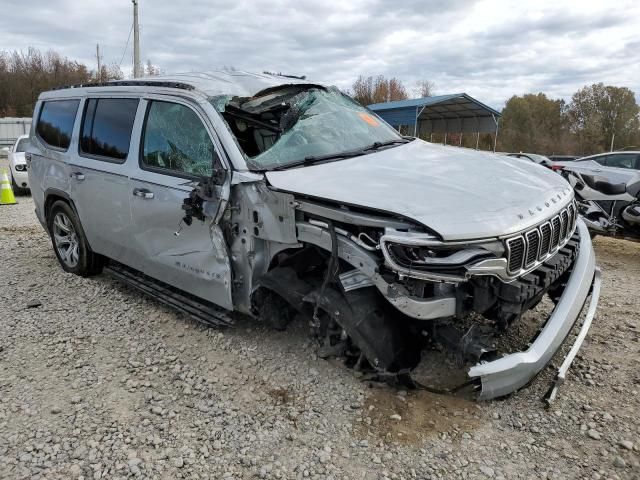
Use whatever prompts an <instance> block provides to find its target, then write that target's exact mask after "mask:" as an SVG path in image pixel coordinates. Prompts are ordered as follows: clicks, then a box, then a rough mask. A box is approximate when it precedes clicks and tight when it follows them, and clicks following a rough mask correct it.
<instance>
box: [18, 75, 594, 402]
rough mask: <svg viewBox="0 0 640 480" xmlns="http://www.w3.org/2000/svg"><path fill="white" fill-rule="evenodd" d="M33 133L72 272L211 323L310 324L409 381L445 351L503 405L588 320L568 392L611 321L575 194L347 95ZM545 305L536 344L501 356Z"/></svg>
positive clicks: (264, 79) (76, 106) (68, 104)
mask: <svg viewBox="0 0 640 480" xmlns="http://www.w3.org/2000/svg"><path fill="white" fill-rule="evenodd" d="M33 119H34V120H33V125H32V129H31V137H30V140H31V146H30V148H29V151H28V154H27V161H28V162H29V165H30V166H29V178H30V182H31V188H32V193H33V197H34V200H35V204H36V213H37V215H38V218H39V219H40V221H41V223H42V225H43V227H44V228H45V229H46V230H47V232H49V234H50V236H51V239H52V243H53V247H54V250H55V252H56V255H57V257H58V260H59V261H60V264H61V265H62V268H64V269H65V270H66V271H68V272H73V273H76V274H79V275H84V276H89V275H94V274H98V273H100V272H101V271H102V270H103V268H106V269H108V270H109V271H110V272H111V273H112V274H113V275H116V276H117V277H118V278H121V279H122V280H124V281H127V282H129V283H131V284H132V285H134V286H136V287H138V288H139V289H141V290H142V291H144V292H146V293H148V294H151V295H153V296H154V297H156V298H158V299H159V300H161V301H163V302H166V303H168V304H170V305H172V306H174V307H175V308H178V309H180V310H182V311H184V312H186V313H188V314H190V315H192V316H193V317H195V318H198V319H200V320H202V321H206V322H209V323H215V324H228V323H230V322H231V319H232V318H233V315H231V312H236V313H235V314H243V315H247V316H250V317H253V318H255V319H258V320H260V321H264V322H268V323H270V324H272V325H273V326H274V327H276V328H281V329H284V328H286V325H287V323H288V322H289V321H292V320H293V319H294V318H295V319H303V320H304V321H305V322H307V323H308V324H309V325H310V326H311V329H312V330H313V333H314V334H315V336H316V337H317V338H318V354H319V355H320V356H322V357H340V358H342V359H343V360H344V362H345V363H346V364H347V365H349V366H351V367H353V368H356V369H360V370H364V371H369V372H373V373H374V374H378V375H384V376H391V377H395V378H398V379H401V378H402V379H405V380H406V377H407V376H408V374H409V372H411V370H412V369H413V368H414V367H415V366H416V365H417V363H418V362H419V361H420V358H421V351H422V349H423V348H425V346H426V344H427V343H428V342H430V341H435V342H438V343H440V344H442V345H445V346H447V347H450V348H451V349H453V350H455V351H456V354H457V355H459V357H460V358H463V359H464V360H465V361H466V362H467V364H469V365H470V367H471V368H470V369H469V371H468V375H469V381H468V382H466V383H468V384H469V386H470V388H476V389H477V391H478V395H479V397H480V398H482V399H489V398H495V397H499V396H503V395H506V394H508V393H511V392H513V391H515V390H517V389H519V388H521V387H523V386H524V385H526V384H527V383H528V382H529V381H531V379H532V378H533V377H534V376H535V375H536V374H537V373H538V372H540V371H541V370H542V369H543V368H544V366H545V365H546V364H547V363H548V362H549V361H550V359H551V357H552V356H553V355H554V354H555V353H556V351H557V350H558V348H559V347H560V345H561V344H562V343H563V342H564V340H565V339H566V337H567V336H568V335H569V332H570V331H571V330H572V328H573V327H574V324H575V323H576V322H577V319H578V317H579V314H580V312H581V311H582V308H583V306H584V305H585V303H588V304H589V306H590V307H589V310H588V314H587V316H586V317H585V319H584V321H583V323H582V325H581V326H580V328H579V332H578V336H577V338H576V340H575V343H574V346H573V347H572V348H571V350H570V351H569V354H568V356H567V358H566V360H565V362H564V363H563V364H562V366H561V368H560V369H559V371H558V380H559V381H561V380H562V379H563V378H564V375H565V373H566V369H567V368H568V365H569V364H570V363H571V360H572V359H573V357H574V356H575V354H576V351H577V349H578V348H579V346H580V344H581V342H582V340H583V339H584V335H585V334H586V332H587V329H588V328H589V325H590V322H591V319H592V318H593V315H594V313H595V308H596V304H597V299H598V292H599V285H600V283H599V275H598V271H597V268H596V262H595V255H594V251H593V248H592V245H591V240H590V238H589V234H588V232H587V230H586V228H585V225H584V223H583V222H582V221H581V220H580V218H579V217H578V215H577V212H576V208H575V204H574V196H573V191H572V189H571V188H570V187H569V185H568V184H567V182H566V181H565V180H564V179H563V178H562V177H560V176H559V175H556V174H554V173H552V172H551V171H549V170H546V169H542V168H539V167H538V166H537V165H534V164H533V163H528V162H523V161H521V160H517V159H511V158H508V157H504V156H499V155H494V154H491V153H485V152H478V151H473V150H466V149H454V148H451V147H443V146H439V145H435V144H430V143H427V142H424V141H422V140H419V139H413V138H406V137H402V136H400V135H399V134H398V133H397V132H396V131H395V130H394V129H393V128H391V127H390V126H388V125H387V124H386V123H384V122H383V121H382V120H381V119H380V118H378V117H377V116H376V115H375V114H373V113H372V112H370V111H369V110H367V109H366V108H364V107H362V106H360V105H358V104H357V103H355V102H354V101H353V100H352V99H350V98H349V97H347V96H345V95H344V94H342V93H341V92H340V91H339V90H338V89H336V88H334V87H329V86H325V85H321V84H317V83H312V82H309V81H305V80H303V79H294V78H287V77H281V76H274V75H266V74H265V75H254V74H249V73H244V72H238V71H229V72H226V71H222V72H214V73H208V74H204V73H203V74H184V75H173V76H169V77H154V78H148V79H137V80H130V81H116V82H111V83H108V84H104V85H79V86H75V87H73V88H64V89H59V90H55V91H50V92H45V93H43V94H42V95H41V96H40V98H39V101H38V103H37V106H36V110H35V112H34V116H33ZM592 288H593V290H592ZM544 296H548V297H550V298H551V300H552V301H553V302H554V303H555V308H554V309H553V311H552V312H551V313H550V316H549V318H548V319H546V320H545V321H544V322H541V324H540V332H539V334H538V335H537V336H536V338H535V339H533V340H532V341H531V343H530V344H529V345H528V346H527V347H526V348H525V349H524V350H523V351H518V352H508V353H506V354H505V352H498V351H496V348H495V339H496V338H497V336H499V335H500V334H501V333H502V332H504V331H505V330H507V329H509V328H510V327H512V326H514V325H516V324H517V323H518V321H519V319H520V317H521V316H522V315H523V314H524V313H525V312H526V311H528V310H529V309H531V308H533V307H534V306H535V305H537V304H538V303H539V302H540V301H541V299H542V298H543V297H544ZM589 298H591V300H589ZM474 313H475V314H479V315H475V316H474V315H471V314H474Z"/></svg>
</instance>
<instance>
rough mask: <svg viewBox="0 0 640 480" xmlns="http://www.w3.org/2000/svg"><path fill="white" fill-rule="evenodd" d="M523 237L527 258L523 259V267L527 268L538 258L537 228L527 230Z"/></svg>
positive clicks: (538, 234)
mask: <svg viewBox="0 0 640 480" xmlns="http://www.w3.org/2000/svg"><path fill="white" fill-rule="evenodd" d="M524 237H525V240H526V241H527V258H525V259H524V266H525V268H528V267H530V266H531V265H533V264H534V263H535V262H536V260H538V255H539V250H540V231H539V230H538V229H537V228H536V229H535V230H529V231H528V232H527V233H525V235H524Z"/></svg>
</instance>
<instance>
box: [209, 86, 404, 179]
mask: <svg viewBox="0 0 640 480" xmlns="http://www.w3.org/2000/svg"><path fill="white" fill-rule="evenodd" d="M210 101H211V103H212V104H213V106H214V107H215V108H216V110H217V111H218V112H220V113H221V114H222V116H223V117H224V119H225V120H226V122H227V124H228V126H229V128H230V130H231V132H232V133H233V134H234V136H235V138H236V140H237V142H238V145H239V146H240V148H241V149H242V151H243V152H244V154H245V155H246V157H247V163H248V165H249V168H251V169H253V170H271V169H274V168H283V167H287V166H288V165H294V164H300V163H301V162H302V161H304V160H305V159H307V158H310V159H313V158H327V157H334V156H335V157H340V153H341V152H349V153H350V155H349V156H353V152H354V151H358V150H362V154H365V153H370V152H369V151H365V150H366V149H368V148H370V147H371V146H372V145H377V144H384V145H387V144H388V145H392V144H394V142H395V141H398V140H401V139H402V137H400V135H399V134H398V133H397V132H396V131H395V130H394V129H393V128H391V127H390V126H389V125H387V124H386V123H384V122H383V121H381V120H380V119H379V118H378V117H377V116H375V115H374V114H373V113H371V112H370V111H369V110H367V109H366V108H364V107H362V106H361V105H359V104H358V103H356V102H355V101H353V100H352V99H351V98H349V97H347V96H346V95H344V94H342V93H341V92H340V91H339V90H338V89H336V88H324V87H319V86H309V85H288V86H283V87H282V88H280V89H275V90H274V89H271V90H269V91H268V92H266V93H263V94H259V95H257V96H256V97H252V98H239V97H234V98H233V99H228V97H224V98H221V97H214V98H212V99H210Z"/></svg>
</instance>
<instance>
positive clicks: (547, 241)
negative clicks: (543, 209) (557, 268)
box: [538, 222, 551, 260]
mask: <svg viewBox="0 0 640 480" xmlns="http://www.w3.org/2000/svg"><path fill="white" fill-rule="evenodd" d="M540 234H541V236H542V239H541V240H540V255H539V256H538V260H541V259H543V258H544V257H546V256H547V254H548V253H549V247H550V246H551V224H550V223H549V222H546V223H543V224H542V225H540Z"/></svg>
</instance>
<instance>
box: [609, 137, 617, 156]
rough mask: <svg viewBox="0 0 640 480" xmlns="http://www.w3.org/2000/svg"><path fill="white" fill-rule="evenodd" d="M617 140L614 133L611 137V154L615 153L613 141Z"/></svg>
mask: <svg viewBox="0 0 640 480" xmlns="http://www.w3.org/2000/svg"><path fill="white" fill-rule="evenodd" d="M615 138H616V134H615V133H614V134H613V135H611V149H610V151H611V152H613V141H614V140H615Z"/></svg>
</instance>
